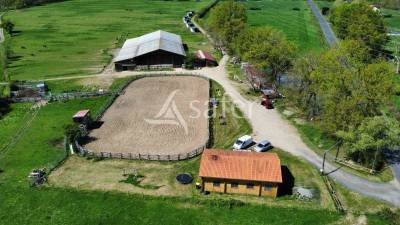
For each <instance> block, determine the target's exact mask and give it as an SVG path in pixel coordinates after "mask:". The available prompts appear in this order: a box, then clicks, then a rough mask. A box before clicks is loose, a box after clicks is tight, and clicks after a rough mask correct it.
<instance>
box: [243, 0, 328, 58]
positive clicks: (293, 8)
mask: <svg viewBox="0 0 400 225" xmlns="http://www.w3.org/2000/svg"><path fill="white" fill-rule="evenodd" d="M245 5H246V7H247V9H248V11H247V16H248V24H249V25H250V26H254V27H262V26H271V27H274V28H276V29H278V30H281V31H282V32H283V33H284V34H285V35H286V36H287V38H288V40H290V41H293V42H294V43H295V44H296V45H298V48H299V51H300V52H301V53H305V52H308V51H310V50H313V51H321V50H322V49H323V48H324V47H325V43H324V40H323V39H322V34H321V30H320V28H319V26H318V24H317V22H316V21H315V18H314V16H313V14H312V12H311V10H310V8H309V7H308V5H307V2H306V1H304V0H293V1H286V0H274V1H270V0H261V1H247V2H245Z"/></svg>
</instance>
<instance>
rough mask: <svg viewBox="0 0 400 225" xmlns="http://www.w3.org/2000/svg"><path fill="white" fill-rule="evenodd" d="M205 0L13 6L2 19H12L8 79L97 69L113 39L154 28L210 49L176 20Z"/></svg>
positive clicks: (85, 0)
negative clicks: (11, 53)
mask: <svg viewBox="0 0 400 225" xmlns="http://www.w3.org/2000/svg"><path fill="white" fill-rule="evenodd" d="M210 2H211V0H202V1H199V2H196V1H195V0H190V1H178V0H174V1H155V0H154V1H153V0H151V1H149V0H118V1H109V0H71V1H65V2H60V3H53V4H47V5H44V6H36V7H32V8H27V9H21V10H14V11H10V12H8V13H7V15H6V16H5V18H7V19H10V20H11V21H12V22H13V23H14V24H15V30H16V32H15V34H14V36H13V37H12V41H11V46H12V47H11V48H12V52H13V53H14V54H13V57H12V60H11V64H10V65H9V71H8V73H9V75H10V78H11V79H12V80H24V79H43V78H53V77H62V76H73V75H87V74H92V73H98V72H100V71H101V70H102V69H103V67H104V66H105V65H107V64H108V63H109V62H110V60H111V56H110V52H111V50H112V49H114V48H115V47H116V46H118V45H121V44H122V43H123V41H120V42H119V44H118V40H117V39H119V38H121V37H122V40H124V38H132V37H136V36H139V35H143V34H146V33H148V32H152V31H156V30H159V29H161V30H165V31H169V32H174V33H177V34H179V35H182V39H183V41H184V43H187V44H188V45H189V51H194V50H197V49H205V50H207V49H208V50H210V48H211V46H210V45H209V44H208V42H207V40H206V38H205V37H203V36H202V35H201V34H199V33H196V34H193V33H190V31H189V30H188V29H187V28H186V26H185V25H184V23H183V22H182V17H183V15H184V14H185V12H186V11H187V10H199V9H201V8H202V7H204V6H206V5H207V4H209V3H210Z"/></svg>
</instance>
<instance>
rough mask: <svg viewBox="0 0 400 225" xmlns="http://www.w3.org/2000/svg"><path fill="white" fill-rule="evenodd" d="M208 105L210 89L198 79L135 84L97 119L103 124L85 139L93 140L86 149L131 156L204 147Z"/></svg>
mask: <svg viewBox="0 0 400 225" xmlns="http://www.w3.org/2000/svg"><path fill="white" fill-rule="evenodd" d="M208 99H209V83H208V81H207V80H205V79H203V78H199V77H193V76H168V77H147V78H142V79H139V80H136V81H134V82H132V83H131V84H130V85H129V86H128V87H127V88H126V89H125V90H124V93H123V94H122V95H121V96H119V97H118V98H117V99H116V100H115V102H114V103H113V104H112V105H111V106H110V108H108V110H107V111H106V112H105V114H104V116H103V117H102V119H101V120H102V121H103V122H104V123H103V124H102V126H101V127H100V128H98V129H95V130H93V131H92V132H91V133H90V135H89V136H90V137H91V139H93V140H92V141H91V142H89V143H88V144H86V146H85V147H86V148H87V149H89V150H91V151H94V152H113V153H132V154H133V153H135V154H137V153H140V154H155V155H156V154H159V155H167V154H179V153H187V152H190V151H192V150H194V149H196V148H198V147H201V146H202V145H203V144H204V143H205V142H206V141H207V138H208V125H207V124H208V121H207V120H208V119H207V118H206V117H205V116H204V114H206V112H207V110H208ZM194 108H195V109H194ZM200 113H201V116H199V114H200Z"/></svg>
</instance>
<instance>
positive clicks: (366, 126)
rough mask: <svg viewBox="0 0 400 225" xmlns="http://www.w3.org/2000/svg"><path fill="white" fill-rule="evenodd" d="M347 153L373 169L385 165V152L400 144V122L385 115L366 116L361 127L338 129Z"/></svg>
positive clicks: (338, 134)
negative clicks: (345, 129)
mask: <svg viewBox="0 0 400 225" xmlns="http://www.w3.org/2000/svg"><path fill="white" fill-rule="evenodd" d="M337 136H338V137H340V138H341V139H342V140H343V141H344V146H345V149H346V150H347V154H348V155H349V156H350V157H351V158H352V159H353V160H355V161H357V162H359V163H362V164H364V165H366V166H369V167H371V168H372V169H380V168H379V167H381V166H382V165H383V161H384V156H383V152H384V151H385V150H388V149H396V148H393V147H395V146H399V145H400V125H399V122H398V121H397V120H396V119H394V118H390V117H387V116H385V115H382V116H375V117H369V118H366V119H365V120H364V121H363V122H362V123H361V125H360V126H359V127H357V128H354V127H351V128H350V129H349V130H348V131H338V132H337Z"/></svg>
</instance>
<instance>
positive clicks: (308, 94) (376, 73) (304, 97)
mask: <svg viewBox="0 0 400 225" xmlns="http://www.w3.org/2000/svg"><path fill="white" fill-rule="evenodd" d="M354 46H356V45H354ZM347 47H348V44H344V45H340V46H339V47H337V48H333V49H330V50H329V51H327V52H325V53H322V54H320V55H316V56H315V55H314V56H312V57H310V56H305V57H303V58H302V59H300V60H297V61H296V62H295V65H294V69H293V71H292V72H291V73H290V76H291V78H292V80H294V81H295V82H294V83H295V84H294V85H293V86H292V87H291V89H290V90H289V91H291V92H292V94H290V96H297V97H294V98H293V99H294V100H295V101H296V104H297V105H298V106H300V107H299V108H301V109H304V110H305V112H306V113H307V115H310V117H315V118H316V119H318V120H319V121H320V122H321V125H322V126H321V127H322V128H323V129H324V130H325V131H326V132H328V133H330V134H333V133H335V132H336V131H337V130H344V131H347V130H348V129H349V128H350V127H351V126H353V127H358V126H359V125H360V124H361V123H362V121H363V120H364V118H366V117H373V116H377V115H380V114H381V109H382V107H383V106H385V105H387V104H388V103H389V102H390V101H391V98H392V95H393V93H394V84H393V82H392V81H393V76H394V74H393V73H392V72H391V66H390V64H388V63H387V62H384V61H377V62H374V63H372V64H366V63H364V62H363V60H362V59H363V57H362V56H361V55H362V54H359V53H360V52H362V50H357V49H353V50H351V51H349V50H347Z"/></svg>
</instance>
